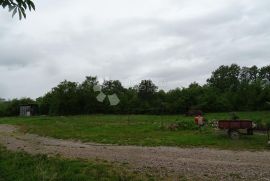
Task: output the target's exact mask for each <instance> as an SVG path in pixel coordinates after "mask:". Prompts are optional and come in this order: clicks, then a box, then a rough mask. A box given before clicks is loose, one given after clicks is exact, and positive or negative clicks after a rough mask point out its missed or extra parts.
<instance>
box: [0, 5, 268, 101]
mask: <svg viewBox="0 0 270 181" xmlns="http://www.w3.org/2000/svg"><path fill="white" fill-rule="evenodd" d="M51 2H52V0H48V1H46V2H45V1H41V0H37V1H36V5H37V11H36V12H35V13H33V14H32V13H31V14H29V16H28V19H27V20H25V21H22V22H19V21H17V20H15V19H11V18H10V14H8V13H7V12H5V13H4V16H2V17H0V55H1V58H0V68H1V69H0V70H1V72H0V75H1V78H0V88H1V87H2V89H3V90H5V91H2V92H0V97H9V98H10V97H22V96H30V97H37V96H40V95H43V94H44V93H45V92H46V91H48V90H50V88H51V87H52V86H55V85H57V83H58V82H60V81H62V80H64V79H68V80H71V81H76V82H79V81H82V80H83V79H84V77H85V76H87V75H97V76H99V77H101V78H105V77H109V78H110V79H119V80H120V81H122V82H123V83H124V85H125V86H132V85H134V84H136V83H138V82H139V81H140V80H141V79H153V80H154V81H155V82H156V83H157V85H158V86H159V87H160V88H163V89H166V90H168V89H170V88H175V87H181V86H187V85H188V84H189V83H191V82H193V81H197V82H199V83H204V82H205V80H206V78H207V77H209V76H210V74H211V72H212V71H213V70H214V69H215V68H217V67H218V66H219V65H221V64H231V63H238V64H239V65H243V66H250V65H253V64H256V65H258V66H263V65H266V64H268V61H269V57H270V53H269V51H268V49H269V46H270V41H269V38H270V23H269V22H270V21H269V20H270V15H269V13H268V7H269V5H270V3H269V1H267V0H262V1H256V2H255V1H251V0H245V1H234V0H221V1H214V0H203V1H200V2H198V1H195V0H183V1H178V0H169V1H162V0H155V1H151V0H149V1H143V0H138V1H136V2H135V1H134V2H130V3H126V1H124V0H116V1H114V2H111V1H106V0H102V1H87V2H86V1H82V0H79V1H78V2H77V1H76V2H75V1H71V0H68V1H64V0H61V1H58V2H57V3H58V5H59V6H53V7H52V6H50V3H51ZM105 3H106V5H107V6H108V7H110V8H107V6H106V7H105ZM132 3H134V4H132ZM60 5H61V6H60ZM149 5H152V6H149ZM146 7H147V8H146ZM21 79H23V80H24V81H21Z"/></svg>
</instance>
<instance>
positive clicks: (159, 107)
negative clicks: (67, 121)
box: [0, 64, 270, 116]
mask: <svg viewBox="0 0 270 181" xmlns="http://www.w3.org/2000/svg"><path fill="white" fill-rule="evenodd" d="M269 67H270V66H265V67H261V68H258V67H256V66H252V67H242V68H241V67H239V66H238V65H235V64H232V65H230V66H220V67H219V68H218V69H217V70H215V71H214V72H213V73H212V76H211V78H210V79H208V80H207V84H205V85H199V84H198V83H196V82H193V83H191V84H190V85H189V86H188V87H186V88H175V89H173V90H169V91H168V92H165V91H163V90H158V88H157V86H156V85H155V84H154V83H153V82H152V81H151V80H142V81H141V82H140V83H139V84H138V85H135V86H134V87H129V88H125V87H123V86H122V84H121V82H120V81H119V80H107V81H104V82H103V83H100V85H101V87H102V92H103V93H104V94H106V95H112V94H116V95H117V96H118V98H119V100H120V103H119V104H118V105H116V106H110V103H109V100H108V97H107V98H105V100H104V101H103V102H98V101H97V99H96V97H97V95H98V94H99V92H98V91H97V92H95V91H94V89H93V88H94V86H96V85H99V82H98V79H97V77H91V76H88V77H86V79H85V80H84V81H83V82H82V83H77V82H71V81H67V80H65V81H63V82H61V83H60V84H58V85H57V86H56V87H54V88H52V89H51V91H49V92H48V93H46V94H45V95H44V96H42V97H39V98H38V99H37V100H36V103H37V104H38V105H39V112H40V114H42V115H77V114H95V113H106V114H179V113H187V112H188V111H189V110H202V111H203V112H233V111H256V110H270V77H269V75H270V68H269ZM20 102H23V100H17V99H14V100H10V101H4V103H3V101H2V102H1V103H0V116H8V115H9V116H11V115H14V116H15V115H18V105H19V103H20Z"/></svg>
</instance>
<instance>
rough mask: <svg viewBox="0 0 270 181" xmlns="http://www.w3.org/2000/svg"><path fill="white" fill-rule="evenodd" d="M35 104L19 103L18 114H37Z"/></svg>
mask: <svg viewBox="0 0 270 181" xmlns="http://www.w3.org/2000/svg"><path fill="white" fill-rule="evenodd" d="M37 108H38V105H37V104H24V105H20V116H34V115H36V114H37Z"/></svg>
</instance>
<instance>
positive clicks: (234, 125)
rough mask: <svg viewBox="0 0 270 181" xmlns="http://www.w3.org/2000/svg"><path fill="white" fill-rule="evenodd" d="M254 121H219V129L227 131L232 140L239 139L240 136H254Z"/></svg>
mask: <svg viewBox="0 0 270 181" xmlns="http://www.w3.org/2000/svg"><path fill="white" fill-rule="evenodd" d="M253 127H254V124H253V121H251V120H219V121H218V128H219V129H222V130H227V133H228V135H229V137H230V138H231V139H239V137H240V134H245V135H253Z"/></svg>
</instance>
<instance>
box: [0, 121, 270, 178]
mask: <svg viewBox="0 0 270 181" xmlns="http://www.w3.org/2000/svg"><path fill="white" fill-rule="evenodd" d="M0 144H2V145H4V146H5V147H6V148H7V149H8V150H12V151H18V150H23V151H25V152H28V153H30V154H39V153H41V154H48V155H50V156H59V155H60V156H62V157H66V158H82V159H101V160H107V161H109V162H116V163H123V164H125V165H127V167H129V168H130V169H132V170H136V171H151V172H153V173H154V174H159V175H175V176H179V175H180V176H181V175H182V176H183V175H184V176H185V177H186V178H190V179H196V180H197V179H203V180H269V181H270V152H268V151H254V152H252V151H230V150H217V149H208V148H179V147H163V146H162V147H140V146H118V145H105V144H96V143H81V142H78V141H72V140H61V139H55V138H48V137H41V136H38V135H34V134H23V133H21V132H19V131H18V129H17V127H15V126H11V125H0Z"/></svg>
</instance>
